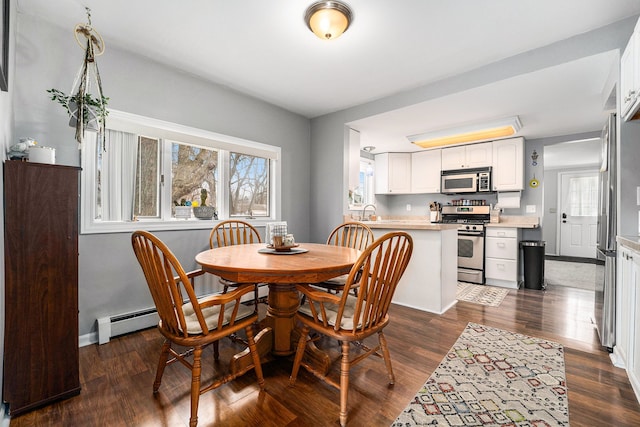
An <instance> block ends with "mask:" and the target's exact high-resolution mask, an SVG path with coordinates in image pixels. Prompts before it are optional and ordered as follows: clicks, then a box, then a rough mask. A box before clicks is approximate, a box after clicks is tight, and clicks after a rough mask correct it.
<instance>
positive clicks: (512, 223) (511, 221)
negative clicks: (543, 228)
mask: <svg viewBox="0 0 640 427" xmlns="http://www.w3.org/2000/svg"><path fill="white" fill-rule="evenodd" d="M486 226H487V227H504V228H538V227H539V226H540V218H538V217H537V216H521V215H501V216H500V222H489V223H487V224H486Z"/></svg>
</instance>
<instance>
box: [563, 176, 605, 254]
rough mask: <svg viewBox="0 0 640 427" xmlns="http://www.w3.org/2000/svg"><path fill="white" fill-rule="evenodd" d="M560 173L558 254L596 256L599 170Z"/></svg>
mask: <svg viewBox="0 0 640 427" xmlns="http://www.w3.org/2000/svg"><path fill="white" fill-rule="evenodd" d="M560 175H561V179H560V191H559V193H558V194H559V198H560V200H559V201H558V202H559V203H558V206H559V207H560V215H559V221H560V224H559V229H560V255H563V256H574V257H582V258H595V257H596V241H597V219H598V217H597V215H598V172H597V171H593V172H578V173H561V174H560Z"/></svg>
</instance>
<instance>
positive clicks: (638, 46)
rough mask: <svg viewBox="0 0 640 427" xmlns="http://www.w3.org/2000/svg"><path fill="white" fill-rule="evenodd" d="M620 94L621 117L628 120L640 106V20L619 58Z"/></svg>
mask: <svg viewBox="0 0 640 427" xmlns="http://www.w3.org/2000/svg"><path fill="white" fill-rule="evenodd" d="M620 95H621V100H620V108H621V110H622V117H623V118H624V120H630V119H632V118H634V116H635V114H636V113H637V111H638V108H639V107H640V21H638V24H636V28H635V31H634V32H633V34H632V35H631V39H629V43H628V44H627V47H626V49H625V50H624V52H623V54H622V57H621V58H620Z"/></svg>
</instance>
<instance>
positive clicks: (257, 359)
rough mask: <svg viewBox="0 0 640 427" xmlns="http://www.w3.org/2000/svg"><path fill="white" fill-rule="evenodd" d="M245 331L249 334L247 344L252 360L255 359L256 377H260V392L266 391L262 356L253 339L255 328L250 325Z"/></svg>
mask: <svg viewBox="0 0 640 427" xmlns="http://www.w3.org/2000/svg"><path fill="white" fill-rule="evenodd" d="M244 330H245V332H246V334H247V343H248V345H249V352H250V353H251V358H252V359H253V369H254V370H255V371H256V377H258V385H259V386H260V390H264V377H263V375H262V364H261V363H260V355H259V354H258V347H257V346H256V341H255V339H254V338H253V327H252V325H249V326H247V327H246V328H245V329H244Z"/></svg>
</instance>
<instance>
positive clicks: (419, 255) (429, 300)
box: [364, 217, 458, 314]
mask: <svg viewBox="0 0 640 427" xmlns="http://www.w3.org/2000/svg"><path fill="white" fill-rule="evenodd" d="M364 223H365V224H367V225H368V226H369V227H370V228H371V229H372V230H373V234H374V235H375V237H376V238H378V237H380V236H382V235H383V234H385V233H388V232H389V231H390V230H402V231H406V232H407V233H409V234H410V235H411V237H412V238H413V255H412V256H411V261H409V265H408V266H407V270H406V271H405V273H404V275H403V276H402V279H400V283H399V284H398V288H397V289H396V293H395V295H394V298H393V302H394V303H396V304H400V305H404V306H407V307H412V308H416V309H418V310H423V311H428V312H430V313H437V314H442V313H444V312H445V311H447V310H448V309H449V308H450V307H452V306H453V305H454V304H455V303H456V290H457V283H458V276H457V268H458V238H457V235H458V231H457V228H458V226H457V225H456V224H432V223H430V222H429V220H428V218H426V217H425V219H419V218H416V219H413V218H412V219H410V220H409V219H384V220H381V221H364Z"/></svg>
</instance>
